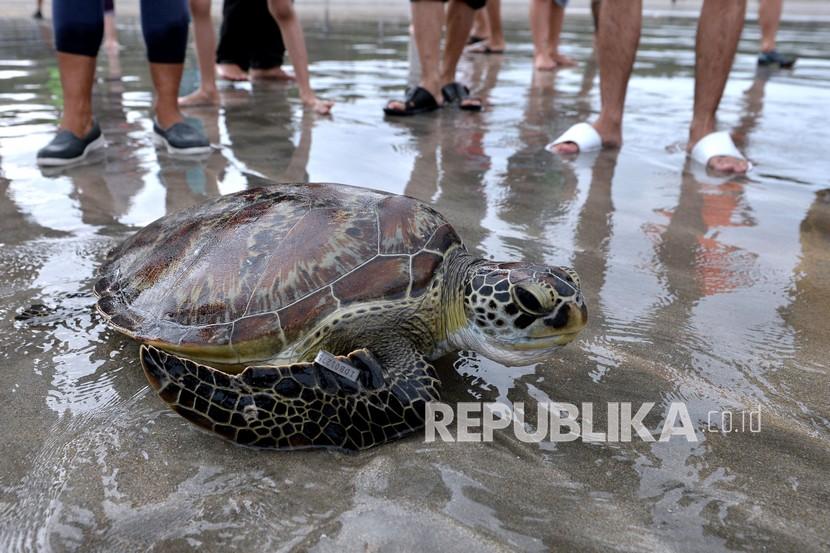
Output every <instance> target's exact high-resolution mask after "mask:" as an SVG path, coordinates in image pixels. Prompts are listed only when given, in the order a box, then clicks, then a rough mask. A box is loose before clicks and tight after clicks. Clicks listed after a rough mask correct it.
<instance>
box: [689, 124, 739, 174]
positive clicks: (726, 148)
mask: <svg viewBox="0 0 830 553" xmlns="http://www.w3.org/2000/svg"><path fill="white" fill-rule="evenodd" d="M689 155H690V156H691V158H692V160H694V161H696V162H698V163H700V164H701V165H703V166H704V167H708V166H709V161H710V160H711V159H712V158H713V157H718V156H728V157H734V158H737V159H743V160H746V158H745V157H744V155H743V154H742V153H741V152H740V150H738V148H737V146H735V143H734V142H733V141H732V137H731V136H730V135H729V133H728V132H727V131H720V132H711V133H709V134H707V135H706V136H704V137H703V138H701V139H700V140H699V141H698V142H697V144H695V147H694V148H692V152H691V154H689ZM747 164H748V166H747V171H749V170H750V169H752V164H751V163H749V162H747Z"/></svg>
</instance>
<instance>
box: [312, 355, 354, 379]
mask: <svg viewBox="0 0 830 553" xmlns="http://www.w3.org/2000/svg"><path fill="white" fill-rule="evenodd" d="M314 362H315V363H317V364H318V365H320V366H322V367H325V368H327V369H328V370H330V371H331V372H333V373H335V374H339V375H340V376H342V377H343V378H347V379H349V380H351V381H352V382H357V379H358V377H359V376H360V371H359V370H358V369H356V368H354V367H352V366H351V365H349V364H348V363H344V362H343V361H341V360H340V359H338V358H337V357H335V356H334V355H332V354H330V353H329V352H327V351H320V352H319V353H317V357H315V358H314Z"/></svg>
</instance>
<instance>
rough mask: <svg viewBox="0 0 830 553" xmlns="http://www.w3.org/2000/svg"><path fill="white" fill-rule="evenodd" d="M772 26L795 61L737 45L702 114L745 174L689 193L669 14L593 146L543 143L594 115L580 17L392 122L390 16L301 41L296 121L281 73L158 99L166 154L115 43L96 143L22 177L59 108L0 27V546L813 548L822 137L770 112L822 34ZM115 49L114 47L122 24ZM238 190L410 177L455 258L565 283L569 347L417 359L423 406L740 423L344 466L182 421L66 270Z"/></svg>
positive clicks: (470, 65) (470, 62) (418, 453)
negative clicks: (506, 356)
mask: <svg viewBox="0 0 830 553" xmlns="http://www.w3.org/2000/svg"><path fill="white" fill-rule="evenodd" d="M797 30H798V31H799V32H801V33H802V38H801V40H802V41H803V42H804V43H805V44H809V45H810V48H812V49H813V50H810V49H809V48H805V49H804V50H805V51H807V52H810V51H812V52H815V53H816V56H815V57H814V58H810V57H809V55H808V57H807V58H805V59H804V60H802V61H803V62H804V63H803V64H802V63H801V62H800V65H799V69H798V70H797V71H796V72H794V73H788V74H767V73H763V72H756V71H755V65H754V53H755V52H754V48H755V44H754V42H752V43H751V44H748V45H747V47H746V48H743V49H742V51H741V53H740V54H739V56H738V60H737V63H736V67H735V72H734V75H733V81H732V83H733V84H732V85H731V86H732V88H734V90H731V89H730V90H728V91H727V95H726V98H725V101H724V108H723V110H722V113H721V115H722V118H723V120H724V122H725V123H732V122H734V125H733V130H734V132H735V134H736V135H737V137H738V138H739V139H740V141H741V142H742V145H743V146H744V147H745V148H746V149H747V152H748V153H749V155H750V157H751V158H752V159H753V160H755V161H757V162H758V163H757V164H758V168H757V170H756V171H755V172H754V173H752V174H751V175H750V176H749V177H748V178H741V179H728V180H711V179H710V178H709V177H708V176H706V175H701V174H700V173H699V172H697V171H695V170H694V168H693V167H691V166H687V165H685V164H684V154H683V153H682V152H681V151H678V150H676V149H673V148H668V149H667V148H666V146H668V145H671V144H673V143H676V142H677V140H678V137H679V136H682V134H683V133H684V129H685V128H686V123H687V121H686V120H685V119H684V117H687V116H688V107H689V106H690V105H691V98H690V95H691V90H692V87H691V72H692V65H691V58H690V52H691V48H690V47H691V44H692V43H693V40H694V27H693V26H692V25H691V24H690V23H689V22H685V21H662V22H661V23H660V24H654V25H650V26H648V27H647V30H646V35H644V37H643V48H642V50H641V55H640V58H638V66H637V68H636V71H635V78H634V79H633V80H632V88H631V91H630V93H629V107H628V113H629V115H628V116H627V119H626V137H627V140H628V142H627V143H626V145H625V147H624V148H623V149H622V150H621V151H618V152H602V153H599V154H597V155H594V156H580V158H578V159H576V160H573V161H567V162H563V161H561V160H559V159H557V158H555V157H554V156H550V155H549V154H547V153H546V152H544V151H543V147H544V145H545V144H546V143H547V142H549V141H550V139H551V138H552V137H553V136H555V135H556V134H557V133H558V132H559V131H561V130H562V129H564V128H566V127H567V126H569V125H570V124H572V123H574V122H576V121H578V120H584V119H589V118H590V117H591V115H592V113H594V112H595V111H596V108H597V102H598V98H597V96H598V92H597V90H596V88H595V85H596V63H595V60H594V58H593V57H592V54H591V51H592V45H591V32H590V20H589V19H587V18H586V19H584V20H578V21H576V22H575V24H574V26H573V27H569V28H568V29H567V32H566V35H565V36H564V37H563V42H565V43H568V44H571V45H572V48H573V52H574V53H575V54H576V55H578V56H580V57H582V59H583V60H584V63H583V64H582V65H581V66H580V67H579V68H577V69H572V70H570V69H569V70H562V71H559V72H556V73H545V74H542V73H536V74H534V73H533V72H532V71H531V70H530V56H528V55H527V50H526V48H525V46H524V45H527V44H529V43H528V35H527V33H526V32H524V31H513V32H512V33H511V35H510V36H509V37H508V38H509V40H510V41H511V44H515V45H516V48H515V49H514V50H511V53H509V54H508V55H505V56H495V57H493V56H477V57H471V58H469V59H465V60H464V62H463V64H462V68H461V69H462V73H463V74H464V75H465V78H466V79H467V80H468V82H469V83H470V84H471V85H472V88H473V89H474V90H475V91H476V92H477V93H478V94H479V95H481V96H482V97H483V98H484V99H485V101H486V103H487V104H488V105H489V109H488V110H487V111H485V112H484V113H482V114H481V115H471V114H467V113H460V112H454V111H451V110H443V111H442V112H439V113H435V114H430V115H427V116H424V117H419V118H413V119H412V120H406V121H384V120H383V119H382V117H381V114H380V113H381V112H380V107H381V106H382V103H383V102H382V99H383V98H386V97H388V96H389V92H390V89H391V88H392V87H397V86H398V83H400V82H403V81H404V80H405V78H406V73H407V71H408V67H407V64H406V62H405V61H404V60H406V48H407V42H408V34H407V30H406V27H405V26H394V25H391V26H390V25H386V26H384V27H383V28H382V29H381V28H379V27H378V26H377V25H375V24H342V26H341V24H338V25H334V26H332V27H329V28H328V29H320V28H318V27H311V28H309V30H308V36H309V37H310V38H309V43H310V44H311V45H312V49H313V50H315V51H312V52H311V58H312V59H319V60H326V61H322V62H320V63H319V64H316V65H315V67H314V68H313V70H314V71H315V77H318V78H319V80H318V83H319V84H320V87H321V88H323V90H324V91H325V95H326V96H327V97H332V98H333V99H336V100H338V106H339V108H338V112H337V113H336V114H335V117H333V118H331V119H320V118H317V117H315V116H313V115H312V114H309V113H306V112H304V111H303V110H302V109H300V108H299V101H298V99H297V97H296V93H295V91H294V90H293V88H292V87H290V86H283V85H270V84H264V85H259V84H257V85H244V86H228V87H227V88H225V89H224V90H222V96H223V106H222V107H221V108H220V109H205V110H193V111H192V112H191V113H190V114H189V115H192V116H193V117H196V118H198V119H199V121H200V122H201V124H203V125H204V128H205V129H206V131H207V134H208V135H209V137H210V139H211V142H212V143H214V144H216V145H217V146H218V149H217V151H215V152H214V153H213V154H212V155H210V156H209V157H207V158H205V159H200V160H190V161H187V160H181V159H176V158H174V157H170V156H167V155H166V154H164V153H163V152H158V151H156V150H155V148H154V147H153V146H152V143H151V141H150V134H149V126H148V120H147V117H146V113H147V112H148V111H149V107H150V101H151V98H150V96H149V94H148V93H147V86H146V82H147V80H146V79H147V76H146V73H145V72H144V71H145V70H144V69H143V67H144V63H143V60H142V59H141V58H142V53H141V52H142V51H141V49H140V48H129V47H128V48H127V49H125V50H123V51H122V52H121V53H120V54H118V55H115V56H112V57H111V58H110V59H109V60H107V59H105V58H104V57H102V60H101V64H102V69H101V72H100V73H99V75H101V78H100V82H99V83H98V86H97V87H96V95H95V103H96V113H97V114H98V117H99V118H100V120H101V123H102V125H103V128H104V133H105V135H106V136H107V139H108V140H109V142H110V147H109V148H108V149H107V150H106V151H104V152H102V156H101V158H99V159H96V160H94V161H95V163H88V164H84V165H81V166H78V167H73V168H70V169H68V170H65V171H60V172H55V173H48V172H43V173H42V172H41V171H40V170H38V169H36V168H35V167H34V164H33V160H34V152H35V151H36V150H37V147H38V146H39V145H40V144H39V141H45V140H47V139H48V136H49V133H50V132H51V130H52V128H53V125H54V122H55V121H56V118H57V114H58V111H57V109H58V106H59V105H60V101H59V100H60V98H59V96H58V94H59V89H58V87H57V86H56V84H57V81H56V73H55V71H54V69H53V66H52V61H51V52H50V50H51V47H50V45H49V44H48V43H47V42H45V41H46V40H48V38H49V37H48V33H45V34H43V32H42V28H40V27H36V26H33V25H32V24H31V23H30V22H28V21H27V22H20V21H9V20H3V21H0V36H2V37H3V40H2V41H0V72H3V73H2V74H3V75H5V76H6V77H7V78H6V79H4V80H2V81H0V100H2V106H0V174H2V175H3V177H4V178H0V243H2V244H0V262H1V263H2V267H3V272H2V275H0V320H2V324H3V325H4V327H3V332H2V333H0V362H1V363H2V366H3V368H4V371H5V372H4V374H5V375H6V382H7V383H8V385H7V386H4V387H3V390H4V391H3V392H0V397H2V399H3V401H2V402H0V419H2V420H3V421H4V423H5V424H4V427H3V430H2V437H3V438H4V442H5V443H7V444H9V445H8V447H7V448H6V450H5V453H4V457H3V463H2V468H0V549H2V550H4V551H6V550H9V551H17V550H29V549H37V548H39V549H49V548H51V549H58V550H60V549H88V550H121V549H152V548H153V547H156V548H157V549H165V548H166V549H174V548H182V549H184V548H194V547H200V546H201V547H203V548H207V549H211V548H215V549H219V548H221V549H225V550H252V549H262V548H267V549H269V550H271V549H273V550H277V549H278V548H280V547H283V548H285V549H286V550H289V549H291V548H292V547H297V548H300V549H315V548H316V549H318V550H324V551H325V550H330V551H335V550H345V549H350V548H354V546H355V544H358V545H360V546H361V547H363V545H364V544H365V543H368V544H369V545H368V547H370V548H371V547H375V546H377V548H382V546H384V544H385V545H386V546H388V547H390V548H395V547H397V548H399V549H400V548H406V546H407V544H412V543H422V544H423V543H424V540H425V539H428V540H429V544H431V545H433V546H434V548H435V549H440V550H446V551H451V550H460V549H461V546H460V545H459V544H462V545H463V546H465V547H467V548H468V546H469V544H471V543H473V544H476V546H480V548H481V549H488V548H489V549H498V548H508V549H509V548H512V549H521V550H533V549H538V550H550V549H564V550H569V549H604V548H619V549H626V548H627V549H638V550H667V549H686V548H693V549H698V550H728V549H758V548H763V547H769V546H770V545H771V544H772V545H775V546H776V548H777V549H781V550H815V549H819V548H820V547H821V544H824V543H827V541H828V536H827V528H826V525H825V524H824V521H823V517H824V513H825V506H824V498H826V497H827V495H828V493H830V490H828V485H827V482H826V478H825V477H824V476H825V475H826V473H827V471H828V470H830V466H828V461H827V459H830V455H828V453H829V452H830V445H828V443H829V442H828V438H829V437H830V436H828V433H830V403H828V396H827V394H826V392H825V390H826V380H827V363H826V359H825V357H826V352H825V350H826V344H827V342H828V339H829V338H830V336H828V327H827V325H826V324H825V314H826V312H827V309H828V302H830V297H829V296H828V290H830V281H828V280H827V274H830V272H828V270H829V269H830V239H829V237H830V208H828V205H830V192H828V190H827V177H826V173H823V172H822V171H820V170H818V169H817V167H818V165H817V162H816V160H821V159H823V158H824V152H823V150H822V147H823V144H825V143H827V139H828V135H827V132H828V131H826V130H825V129H817V130H816V131H815V134H814V135H813V136H812V138H813V139H814V140H806V139H802V137H800V136H793V134H792V129H793V128H805V129H806V128H811V129H812V128H813V126H812V122H813V120H814V119H815V118H817V117H820V115H821V113H820V111H819V108H817V106H823V105H826V104H827V103H828V101H830V96H828V93H827V90H829V89H830V87H828V86H826V85H827V84H828V81H830V63H828V62H826V61H825V60H826V58H827V46H826V45H827V44H828V42H827V41H826V40H825V39H826V38H827V33H826V31H824V30H821V29H816V28H814V27H811V26H805V27H803V28H801V27H799V28H798V29H797ZM121 39H122V40H123V41H124V42H125V43H126V44H128V46H129V45H136V44H139V43H140V37H139V35H138V28H137V26H136V25H135V22H130V21H129V20H128V19H125V20H124V32H123V33H121ZM114 54H115V53H114ZM105 65H106V67H104V66H105ZM119 65H120V67H118V66H119ZM119 75H120V78H116V77H117V76H119ZM805 134H806V133H805ZM782 136H786V137H787V139H788V141H789V143H791V145H792V146H793V147H792V148H787V149H786V150H782V148H780V142H781V137H782ZM270 181H341V182H347V183H351V184H357V185H363V186H368V187H372V188H379V189H384V190H390V191H393V192H398V193H406V194H410V195H413V196H415V197H418V198H420V199H422V200H424V201H427V202H430V203H431V204H433V205H434V206H435V207H436V208H437V209H439V210H440V211H442V212H443V213H444V214H445V215H446V216H447V217H448V218H449V219H450V220H451V221H452V222H453V224H454V225H455V226H456V227H457V229H458V231H459V233H460V234H461V235H462V236H463V238H464V239H465V241H466V243H467V246H468V247H469V248H470V249H471V250H474V251H476V252H477V253H479V254H481V255H483V256H487V257H492V258H498V259H516V260H519V259H523V260H540V261H545V262H548V263H555V264H570V265H573V266H574V267H575V268H576V269H577V270H578V271H579V272H580V274H581V275H582V278H583V281H584V284H583V287H584V289H585V293H586V295H587V297H588V301H589V303H590V306H591V322H590V325H589V328H588V329H587V330H586V332H585V334H584V336H583V337H582V338H581V339H580V340H579V341H578V342H577V343H576V344H573V345H572V346H569V347H568V348H565V349H564V350H563V351H562V352H561V354H560V355H559V356H557V357H555V358H553V359H551V360H550V361H549V362H546V363H543V364H540V365H538V366H528V367H514V368H509V369H508V368H506V367H502V366H500V365H498V364H496V363H493V362H491V361H489V360H487V359H484V358H481V357H480V356H477V355H475V354H471V353H469V352H462V353H460V354H459V355H457V356H455V355H453V356H449V357H448V358H447V359H444V360H442V363H441V372H442V376H443V377H444V384H445V385H444V394H445V395H444V397H445V398H446V399H447V401H449V402H457V401H467V400H475V399H481V400H487V401H490V400H499V401H504V402H508V403H514V404H515V403H516V402H523V403H525V404H526V407H527V414H528V418H529V419H530V420H533V419H534V418H535V416H536V410H537V405H538V404H539V403H540V402H546V401H550V400H553V401H568V402H572V403H576V404H579V403H581V402H584V401H592V402H594V403H595V405H596V407H595V412H594V418H595V419H596V420H597V421H599V424H601V423H602V421H604V420H605V417H606V416H607V414H606V412H605V411H606V409H605V407H604V406H605V404H606V403H607V402H609V401H630V402H632V403H634V404H635V405H637V404H639V403H642V402H654V403H656V404H657V405H656V407H655V409H654V410H653V412H652V414H651V415H650V416H649V417H648V418H647V419H646V423H647V425H648V426H649V427H650V428H657V427H659V426H660V424H661V423H662V421H663V418H664V417H665V412H666V407H667V405H668V404H669V403H670V402H671V401H684V402H685V403H686V405H687V406H688V409H689V411H690V413H691V416H692V419H693V421H694V423H695V424H696V425H698V428H702V427H703V426H704V424H705V421H706V417H707V413H708V412H709V411H710V410H713V409H715V410H720V409H725V408H728V409H745V408H753V409H754V408H757V407H758V406H760V407H761V408H763V409H764V413H768V414H769V418H765V419H764V423H765V427H764V431H763V432H762V433H761V434H759V435H755V434H753V435H740V434H732V435H730V434H727V435H721V434H717V433H713V434H709V433H706V434H704V433H702V432H701V433H699V436H700V441H699V442H698V443H694V444H687V443H685V442H684V441H682V440H681V441H672V442H670V443H668V444H654V443H643V442H635V443H632V444H604V445H596V444H594V445H589V444H584V443H581V442H573V443H567V444H551V443H543V444H524V443H521V442H519V441H517V440H516V439H515V438H514V437H512V435H510V434H499V435H497V437H496V441H495V442H494V443H492V444H444V443H436V444H424V443H422V442H421V441H420V440H418V439H417V438H413V439H410V440H405V441H402V442H399V443H395V444H391V445H389V446H388V447H384V448H381V449H378V450H375V451H371V452H368V453H366V454H364V455H360V456H350V457H346V456H342V455H339V454H331V453H325V452H317V453H302V452H300V453H292V454H290V455H281V454H273V453H259V452H252V451H248V450H244V449H240V448H238V447H234V446H232V445H230V444H226V443H224V442H221V441H218V440H216V439H214V438H212V437H210V436H206V435H204V434H202V433H200V432H199V431H198V430H196V429H194V428H193V427H191V426H189V425H188V424H187V423H186V422H184V421H182V420H181V419H180V418H178V417H176V416H174V415H173V414H169V413H167V411H166V409H165V408H164V407H163V406H162V405H161V404H160V403H159V402H158V401H157V399H156V398H155V397H154V396H153V395H152V394H149V393H148V392H147V388H146V384H145V382H144V378H143V376H142V375H141V372H140V370H139V367H138V365H137V363H136V347H135V345H134V344H132V343H130V342H129V341H127V340H124V339H122V338H121V337H119V336H116V335H115V334H113V333H111V332H109V331H107V330H106V329H105V328H104V327H103V325H101V323H100V322H99V321H98V319H97V318H96V317H95V316H94V315H93V314H92V311H91V306H92V303H93V299H92V298H91V296H90V293H89V291H90V286H91V283H92V282H93V281H94V274H95V271H96V267H97V266H98V265H99V264H100V262H101V260H102V259H103V257H104V255H105V253H106V252H107V251H108V250H109V249H110V248H111V247H112V245H113V244H115V243H116V242H117V241H119V240H121V239H123V238H124V237H126V236H128V235H129V234H130V233H131V232H133V230H134V229H135V228H136V227H138V226H141V225H144V224H147V223H148V222H150V221H152V220H153V219H155V218H157V217H159V216H161V215H163V214H165V213H169V212H171V211H175V210H178V209H181V208H184V207H187V206H190V205H194V204H197V203H199V202H202V201H204V200H205V199H206V198H209V197H212V196H216V195H219V194H226V193H229V192H232V191H235V190H240V189H243V188H245V187H249V186H258V185H261V184H264V183H268V182H270ZM32 306H37V308H36V309H34V310H32V311H31V312H27V311H26V310H27V309H28V308H30V307H32ZM24 313H31V314H34V315H35V316H33V317H20V315H22V314H24ZM15 317H18V318H19V319H21V320H15ZM194 452H197V454H194ZM794 504H797V505H799V509H798V510H795V511H794V510H793V509H792V505H794ZM597 521H601V522H602V524H599V525H598V524H597ZM148 527H151V528H153V532H152V533H151V535H148V534H147V532H146V529H147V528H148ZM424 536H428V537H427V538H425V537H424ZM367 540H368V541H367Z"/></svg>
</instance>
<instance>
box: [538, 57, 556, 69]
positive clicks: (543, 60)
mask: <svg viewBox="0 0 830 553" xmlns="http://www.w3.org/2000/svg"><path fill="white" fill-rule="evenodd" d="M533 67H534V68H535V69H538V70H539V71H553V70H554V69H556V61H554V59H553V58H551V57H550V55H548V54H536V55H535V56H533Z"/></svg>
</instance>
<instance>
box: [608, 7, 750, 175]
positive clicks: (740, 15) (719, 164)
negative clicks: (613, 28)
mask: <svg viewBox="0 0 830 553" xmlns="http://www.w3.org/2000/svg"><path fill="white" fill-rule="evenodd" d="M607 8H608V6H607V5H606V6H604V7H603V10H605V9H607ZM745 11H746V0H730V1H729V2H721V1H719V0H704V2H703V8H702V9H701V13H700V21H699V23H698V29H697V43H696V48H695V53H696V62H695V101H694V111H693V116H692V123H691V126H690V127H689V149H690V150H691V149H692V148H694V146H695V144H697V142H698V141H699V140H701V139H702V138H703V137H705V136H706V135H708V134H710V133H712V132H714V131H715V126H716V114H717V110H718V105H719V104H720V100H721V97H722V96H723V91H724V88H725V87H726V81H727V79H728V78H729V71H730V70H731V69H732V62H733V60H734V58H735V52H736V51H737V49H738V41H739V40H740V38H741V31H742V30H743V25H744V15H745ZM709 167H710V168H712V169H714V170H716V171H721V172H734V173H744V172H746V171H747V169H748V164H747V162H746V160H744V159H741V158H737V157H732V156H716V157H713V158H711V159H710V160H709Z"/></svg>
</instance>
